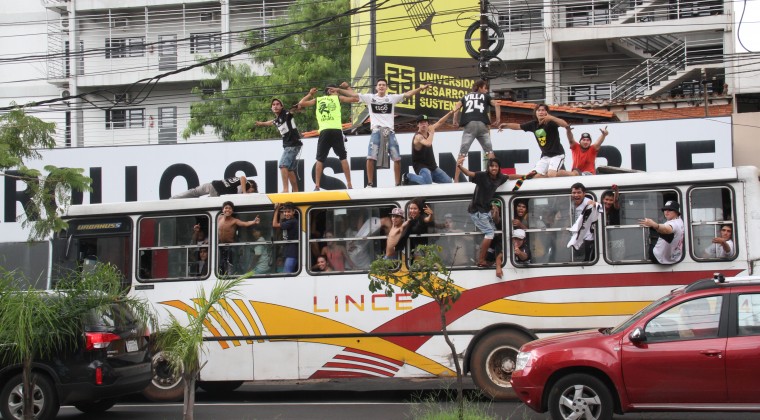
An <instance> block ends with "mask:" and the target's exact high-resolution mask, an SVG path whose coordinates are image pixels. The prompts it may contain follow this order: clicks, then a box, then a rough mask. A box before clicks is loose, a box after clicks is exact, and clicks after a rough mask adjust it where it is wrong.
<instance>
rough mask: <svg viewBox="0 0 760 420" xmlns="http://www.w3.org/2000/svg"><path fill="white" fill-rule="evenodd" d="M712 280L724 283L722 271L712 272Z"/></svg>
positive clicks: (724, 278)
mask: <svg viewBox="0 0 760 420" xmlns="http://www.w3.org/2000/svg"><path fill="white" fill-rule="evenodd" d="M713 280H715V281H717V282H718V283H725V282H726V277H725V276H724V275H723V273H713Z"/></svg>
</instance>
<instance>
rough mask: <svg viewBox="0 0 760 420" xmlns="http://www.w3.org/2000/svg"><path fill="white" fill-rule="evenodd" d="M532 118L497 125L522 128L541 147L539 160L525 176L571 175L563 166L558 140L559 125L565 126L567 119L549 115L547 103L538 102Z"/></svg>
mask: <svg viewBox="0 0 760 420" xmlns="http://www.w3.org/2000/svg"><path fill="white" fill-rule="evenodd" d="M533 114H534V115H533V116H534V119H533V120H531V121H528V122H526V123H523V124H517V123H502V124H500V125H499V131H502V130H503V129H505V128H507V129H509V130H522V131H529V132H531V133H533V135H534V136H535V137H536V141H537V142H538V147H540V148H541V160H539V161H538V163H537V164H536V166H535V168H533V171H531V172H530V173H529V174H528V175H527V178H532V177H534V176H535V177H536V178H540V177H555V176H571V175H573V173H572V172H568V171H566V170H564V169H562V168H563V166H564V163H565V149H564V148H563V147H562V143H560V141H559V127H563V128H567V126H568V125H569V124H568V123H567V121H565V120H563V119H562V118H557V117H555V116H553V115H549V105H546V104H539V105H538V106H537V107H536V109H535V111H534V113H533ZM520 177H522V175H512V176H511V178H513V179H518V178H520Z"/></svg>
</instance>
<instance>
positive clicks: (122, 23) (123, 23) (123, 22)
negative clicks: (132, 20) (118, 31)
mask: <svg viewBox="0 0 760 420" xmlns="http://www.w3.org/2000/svg"><path fill="white" fill-rule="evenodd" d="M109 26H110V27H112V28H126V27H127V26H129V20H128V19H127V18H126V17H115V18H111V22H110V23H109Z"/></svg>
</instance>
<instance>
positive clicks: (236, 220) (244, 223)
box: [235, 215, 261, 227]
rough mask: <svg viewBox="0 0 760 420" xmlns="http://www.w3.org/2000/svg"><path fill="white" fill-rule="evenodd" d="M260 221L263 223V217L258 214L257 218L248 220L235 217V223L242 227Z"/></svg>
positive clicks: (256, 223)
mask: <svg viewBox="0 0 760 420" xmlns="http://www.w3.org/2000/svg"><path fill="white" fill-rule="evenodd" d="M259 223H261V219H260V218H259V216H258V215H256V218H255V219H253V220H248V221H246V222H244V221H242V220H240V219H235V224H236V225H238V226H241V227H248V226H253V225H258V224H259Z"/></svg>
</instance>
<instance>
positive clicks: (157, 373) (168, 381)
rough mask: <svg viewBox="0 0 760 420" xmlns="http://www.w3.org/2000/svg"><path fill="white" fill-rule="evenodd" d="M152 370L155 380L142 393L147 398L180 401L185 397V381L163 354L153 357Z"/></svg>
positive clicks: (158, 353) (159, 353)
mask: <svg viewBox="0 0 760 420" xmlns="http://www.w3.org/2000/svg"><path fill="white" fill-rule="evenodd" d="M151 370H152V372H153V379H151V381H150V384H149V385H148V387H147V388H145V389H144V390H143V392H142V394H143V396H144V397H145V398H147V399H149V400H151V401H179V400H181V399H182V398H183V397H184V393H185V380H184V379H182V375H181V374H180V373H178V372H174V371H172V368H171V366H169V362H167V361H166V359H165V358H164V356H163V352H161V351H159V352H157V353H156V354H154V355H153V359H152V363H151Z"/></svg>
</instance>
